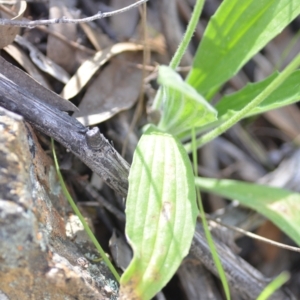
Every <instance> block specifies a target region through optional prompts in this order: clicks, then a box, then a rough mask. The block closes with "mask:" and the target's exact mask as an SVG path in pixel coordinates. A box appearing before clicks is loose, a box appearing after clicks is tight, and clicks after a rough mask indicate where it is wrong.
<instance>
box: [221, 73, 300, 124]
mask: <svg viewBox="0 0 300 300" xmlns="http://www.w3.org/2000/svg"><path fill="white" fill-rule="evenodd" d="M277 76H278V72H276V73H274V74H272V75H271V76H269V77H268V78H266V79H265V80H263V81H260V82H256V83H250V84H248V85H247V86H245V87H244V88H243V89H241V90H240V91H238V92H236V93H233V94H230V95H228V96H225V97H223V98H222V99H221V100H220V102H218V103H217V105H216V109H217V111H218V115H219V117H220V118H221V117H223V119H224V118H225V119H226V113H227V114H229V111H230V110H233V111H239V110H241V109H242V108H244V106H246V105H247V104H248V103H249V102H250V101H251V100H253V99H254V98H255V97H256V96H257V95H259V94H260V93H261V92H262V91H263V90H264V89H265V88H266V87H267V86H268V85H269V84H270V83H271V82H272V81H273V80H274V78H276V77H277ZM299 99H300V71H299V70H298V71H295V72H294V73H293V74H291V75H290V76H289V77H288V78H287V79H286V81H285V82H284V83H283V84H281V85H280V86H279V87H278V89H276V90H275V91H274V92H273V93H272V94H271V95H270V96H269V97H267V98H266V99H265V100H264V101H263V102H262V103H261V104H259V105H258V106H257V107H256V108H255V109H253V110H252V111H251V113H249V114H248V115H247V116H251V115H255V114H260V113H263V112H266V111H269V110H271V109H275V108H279V107H282V106H286V105H289V104H292V103H294V102H297V101H298V100H299Z"/></svg>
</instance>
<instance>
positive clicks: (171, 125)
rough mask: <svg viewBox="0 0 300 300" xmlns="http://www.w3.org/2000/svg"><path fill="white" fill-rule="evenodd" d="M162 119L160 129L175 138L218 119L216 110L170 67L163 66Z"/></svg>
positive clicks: (161, 77) (161, 79)
mask: <svg viewBox="0 0 300 300" xmlns="http://www.w3.org/2000/svg"><path fill="white" fill-rule="evenodd" d="M158 82H159V83H160V84H161V85H162V90H161V92H162V117H161V120H160V123H159V125H158V127H159V128H160V129H162V130H164V131H167V132H169V133H171V134H173V135H175V136H178V135H179V134H180V133H182V132H184V131H186V130H191V129H192V128H193V127H200V126H202V125H206V124H207V123H210V122H213V121H215V120H216V119H217V113H216V111H215V109H214V108H213V107H212V106H211V105H210V104H209V103H208V102H207V101H206V100H205V99H204V98H203V97H202V96H201V95H200V94H198V93H197V91H196V90H194V89H193V88H192V87H191V86H190V85H189V84H187V83H186V82H184V81H183V80H182V79H181V77H180V76H179V75H178V74H177V73H176V72H175V71H174V70H172V69H171V68H170V67H166V66H161V67H160V68H159V73H158Z"/></svg>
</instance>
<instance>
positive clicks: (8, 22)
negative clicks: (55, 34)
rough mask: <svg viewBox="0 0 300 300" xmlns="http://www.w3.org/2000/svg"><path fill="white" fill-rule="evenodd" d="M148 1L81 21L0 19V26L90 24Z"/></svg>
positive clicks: (63, 18) (142, 0)
mask: <svg viewBox="0 0 300 300" xmlns="http://www.w3.org/2000/svg"><path fill="white" fill-rule="evenodd" d="M147 1H148V0H139V1H137V2H135V3H133V4H131V5H128V6H126V7H123V8H121V9H117V10H114V11H111V12H105V13H102V12H98V13H97V14H95V15H93V16H91V17H87V18H83V19H68V18H66V17H62V18H60V19H51V20H37V21H19V20H9V19H0V25H6V26H7V25H9V26H16V27H28V28H33V27H36V26H40V25H51V24H62V23H75V24H78V23H87V22H92V21H94V20H97V19H103V18H107V17H111V16H114V15H117V14H121V13H123V12H125V11H128V10H130V9H132V8H134V7H138V6H140V5H141V4H143V3H146V2H147Z"/></svg>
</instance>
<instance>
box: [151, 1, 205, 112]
mask: <svg viewBox="0 0 300 300" xmlns="http://www.w3.org/2000/svg"><path fill="white" fill-rule="evenodd" d="M204 1H205V0H197V1H196V4H195V7H194V9H193V13H192V15H191V19H190V21H189V24H188V26H187V28H186V31H185V34H184V36H183V38H182V41H181V43H180V45H179V46H178V48H177V50H176V52H175V54H174V56H173V58H172V60H171V62H170V64H169V66H170V67H171V68H172V69H174V70H175V69H176V68H177V67H178V65H179V63H180V61H181V59H182V56H183V55H184V53H185V51H186V49H187V47H188V45H189V43H190V41H191V39H192V37H193V34H194V32H195V29H196V26H197V24H198V21H199V18H200V15H201V12H202V8H203V4H204ZM161 100H162V93H161V89H159V90H158V92H157V94H156V97H155V99H154V101H153V104H152V109H153V110H157V109H159V107H160V104H161Z"/></svg>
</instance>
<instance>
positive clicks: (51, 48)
mask: <svg viewBox="0 0 300 300" xmlns="http://www.w3.org/2000/svg"><path fill="white" fill-rule="evenodd" d="M73 2H74V1H70V0H65V1H60V0H50V1H49V7H50V10H49V18H50V19H52V18H62V17H64V16H65V17H67V18H70V19H72V18H73V16H72V15H71V13H70V12H69V10H70V8H72V4H73ZM49 28H50V29H51V30H52V31H54V32H58V33H60V34H62V35H63V36H65V37H66V38H67V39H68V40H71V41H76V39H77V30H76V24H72V23H68V24H55V25H51V26H49ZM47 56H48V57H49V58H50V59H52V60H53V61H54V62H56V63H57V64H58V65H60V66H61V67H63V68H64V69H65V70H66V71H67V72H68V73H72V72H74V68H75V67H76V59H75V55H74V49H73V48H71V47H70V46H69V45H67V44H66V43H64V42H62V41H60V40H58V39H57V38H56V37H54V36H52V35H49V37H48V44H47Z"/></svg>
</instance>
